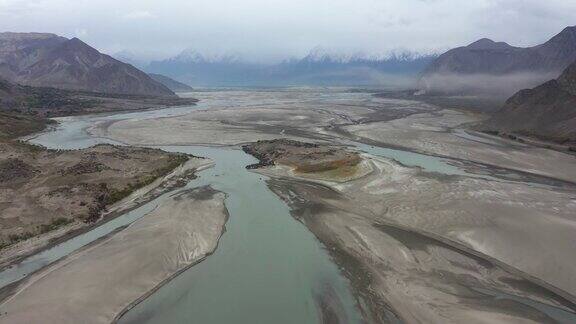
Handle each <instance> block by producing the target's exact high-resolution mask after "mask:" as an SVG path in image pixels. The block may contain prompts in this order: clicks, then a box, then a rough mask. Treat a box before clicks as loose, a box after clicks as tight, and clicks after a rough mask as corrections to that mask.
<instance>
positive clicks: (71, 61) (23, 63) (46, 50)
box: [0, 33, 175, 97]
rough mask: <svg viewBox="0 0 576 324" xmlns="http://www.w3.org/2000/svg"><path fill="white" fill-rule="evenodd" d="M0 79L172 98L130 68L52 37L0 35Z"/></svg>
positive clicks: (74, 41)
mask: <svg viewBox="0 0 576 324" xmlns="http://www.w3.org/2000/svg"><path fill="white" fill-rule="evenodd" d="M0 77H1V78H4V79H6V80H8V81H11V82H14V83H18V84H22V85H29V86H36V87H54V88H61V89H69V90H83V91H91V92H100V93H108V94H130V95H146V96H168V97H171V96H175V94H174V92H172V91H171V90H169V89H168V88H167V87H166V86H164V85H162V84H160V83H158V82H156V81H154V80H153V79H152V78H151V77H150V76H148V75H147V74H146V73H144V72H142V71H140V70H138V69H137V68H135V67H133V66H132V65H129V64H125V63H122V62H120V61H118V60H116V59H114V58H112V57H110V56H108V55H105V54H102V53H100V52H98V51H97V50H96V49H94V48H92V47H90V46H89V45H87V44H86V43H84V42H82V41H81V40H79V39H77V38H72V39H66V38H64V37H60V36H57V35H54V34H40V33H0Z"/></svg>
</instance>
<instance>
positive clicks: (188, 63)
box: [144, 49, 436, 86]
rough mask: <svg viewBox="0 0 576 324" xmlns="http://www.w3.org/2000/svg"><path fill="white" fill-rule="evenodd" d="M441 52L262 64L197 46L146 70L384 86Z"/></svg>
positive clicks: (205, 80)
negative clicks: (208, 52) (203, 50)
mask: <svg viewBox="0 0 576 324" xmlns="http://www.w3.org/2000/svg"><path fill="white" fill-rule="evenodd" d="M434 58H436V56H435V55H433V54H430V55H418V54H415V53H411V52H398V53H392V54H390V55H386V56H367V55H360V54H357V55H336V54H332V53H329V52H326V51H322V50H320V49H315V50H313V51H311V52H310V53H309V54H308V55H306V56H305V57H303V58H301V59H290V60H285V61H283V62H281V63H278V64H257V63H249V62H246V61H243V60H242V59H240V58H239V57H237V56H234V55H224V56H216V57H206V56H204V55H202V54H200V53H198V52H195V51H190V50H187V51H183V52H182V53H180V54H179V55H177V56H175V57H173V58H169V59H166V60H161V61H153V62H151V63H150V64H149V65H148V66H147V67H144V70H145V71H147V72H149V73H159V74H163V75H167V76H169V77H172V78H174V79H177V80H180V81H184V82H186V83H188V84H191V85H193V86H287V85H321V86H330V85H380V84H382V83H383V82H385V81H387V80H386V79H388V81H390V82H393V81H392V79H395V80H398V79H408V78H414V79H416V77H417V76H418V73H419V72H420V71H422V69H424V67H426V66H427V65H428V64H429V63H430V62H431V61H432V60H433V59H434Z"/></svg>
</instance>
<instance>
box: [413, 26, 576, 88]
mask: <svg viewBox="0 0 576 324" xmlns="http://www.w3.org/2000/svg"><path fill="white" fill-rule="evenodd" d="M574 60H576V26H574V27H567V28H565V29H564V30H563V31H562V32H561V33H559V34H558V35H556V36H554V37H553V38H551V39H550V40H549V41H547V42H546V43H544V44H541V45H538V46H534V47H528V48H522V47H514V46H511V45H509V44H507V43H504V42H494V41H492V40H490V39H481V40H479V41H476V42H474V43H472V44H470V45H468V46H465V47H459V48H455V49H452V50H450V51H448V52H446V53H444V54H442V55H440V56H439V57H438V59H436V60H435V61H434V62H433V63H432V64H430V65H429V66H428V67H427V68H426V70H425V71H424V73H423V75H422V78H421V87H423V88H424V89H426V90H428V91H449V92H450V90H452V91H455V92H488V93H489V92H491V91H496V92H499V91H498V90H500V92H502V93H503V94H506V93H507V92H509V91H512V92H510V93H509V94H508V96H509V95H510V94H512V93H514V92H515V91H517V90H519V89H522V88H527V87H533V86H535V85H538V84H540V83H542V82H544V81H546V80H549V79H552V78H556V77H558V75H560V73H562V70H564V69H565V68H566V67H567V66H568V65H570V64H571V63H572V62H574Z"/></svg>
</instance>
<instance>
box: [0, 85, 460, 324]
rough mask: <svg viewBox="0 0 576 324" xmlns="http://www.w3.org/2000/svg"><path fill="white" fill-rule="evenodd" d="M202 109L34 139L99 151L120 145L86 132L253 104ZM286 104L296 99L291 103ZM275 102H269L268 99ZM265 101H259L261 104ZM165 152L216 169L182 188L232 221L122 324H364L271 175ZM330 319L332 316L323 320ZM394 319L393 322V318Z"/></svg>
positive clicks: (427, 162) (236, 159) (65, 249)
mask: <svg viewBox="0 0 576 324" xmlns="http://www.w3.org/2000/svg"><path fill="white" fill-rule="evenodd" d="M320 94H321V95H320V96H319V95H318V93H313V92H311V93H310V94H309V95H307V94H306V92H304V95H302V97H303V98H300V99H298V100H303V101H309V102H310V103H313V102H315V101H319V100H331V101H338V100H348V99H350V96H353V97H354V100H357V101H361V100H362V98H364V97H365V98H369V97H370V95H369V94H361V93H330V94H325V93H320ZM197 95H198V96H200V98H201V99H202V101H201V102H200V104H199V105H197V106H190V107H179V108H169V109H163V110H155V111H141V112H130V113H118V114H108V115H93V116H81V117H66V118H60V119H59V121H60V124H59V126H58V127H57V128H55V129H54V130H52V131H50V132H45V133H43V134H41V135H39V136H36V137H34V138H33V139H31V140H30V141H31V142H33V143H35V144H39V145H43V146H46V147H49V148H57V149H78V148H84V147H88V146H91V145H94V144H97V143H112V144H121V143H117V142H114V141H111V140H109V139H105V138H98V137H94V136H91V135H89V133H88V132H86V129H87V128H89V127H91V126H93V125H95V124H97V123H103V122H111V121H117V120H125V119H149V118H159V117H168V116H179V115H184V114H187V113H190V112H191V111H193V110H195V109H210V108H212V107H222V106H237V107H241V106H243V105H254V104H255V103H254V102H250V101H247V102H243V101H242V97H238V95H237V94H236V93H235V92H232V93H231V92H228V93H226V94H219V93H216V94H215V93H213V92H205V93H199V94H197ZM285 98H287V99H286V100H296V99H291V98H290V97H289V96H288V97H285ZM270 100H271V101H270V103H272V102H273V98H272V99H270ZM263 103H265V102H260V104H263ZM343 143H344V144H351V145H354V146H355V147H356V148H357V149H359V150H362V151H364V152H368V153H370V154H373V155H378V156H382V157H386V158H391V159H395V160H397V161H398V162H400V163H402V164H404V165H407V166H415V167H421V168H423V169H425V170H427V171H429V172H436V173H442V174H452V175H462V174H464V173H466V171H465V170H462V169H460V168H458V167H457V166H455V165H452V164H450V163H448V162H447V161H446V160H444V159H441V158H437V157H433V156H427V155H422V154H418V153H413V152H408V151H402V150H396V149H389V148H379V147H373V146H369V145H365V144H360V143H354V142H343ZM159 148H161V149H164V150H166V151H173V152H183V153H190V154H194V155H197V156H204V157H208V158H210V159H212V160H213V161H215V166H214V167H213V168H210V169H208V170H205V171H202V172H200V174H199V177H198V178H197V179H195V180H193V181H191V182H189V183H188V184H187V185H186V187H185V188H181V189H177V190H186V189H189V188H195V187H199V186H204V185H210V186H212V187H213V188H214V189H216V190H219V191H222V192H224V193H225V194H226V195H227V198H226V206H227V208H228V211H229V213H230V220H229V222H228V223H227V225H226V228H227V230H226V233H225V234H224V235H223V237H222V239H221V241H220V244H219V246H218V248H217V250H216V252H215V253H214V254H213V255H211V256H209V257H208V258H207V259H206V260H205V261H203V262H202V263H200V264H198V265H196V266H194V267H192V268H190V269H188V270H187V271H185V272H183V273H182V274H180V275H179V276H177V277H176V278H175V279H173V280H172V281H170V282H168V283H167V284H166V285H164V286H163V287H161V288H160V289H159V290H157V291H156V292H155V293H154V294H152V295H151V296H150V297H148V298H146V299H145V300H144V301H142V302H141V303H139V304H137V305H136V306H135V307H134V308H133V309H131V310H129V311H127V312H126V313H125V314H124V316H123V317H122V318H121V319H120V320H119V322H120V323H184V322H196V323H287V324H288V323H319V322H321V318H322V317H323V316H336V317H337V318H338V319H339V321H340V322H341V323H362V318H361V314H360V311H359V309H358V307H357V305H358V303H362V301H361V300H357V299H356V298H355V297H354V296H353V294H352V292H351V289H350V283H349V281H348V280H347V279H346V278H345V277H344V276H343V275H342V273H341V271H340V269H339V268H338V266H337V265H336V264H334V263H333V262H332V260H331V258H330V256H329V254H328V253H327V252H326V250H325V248H324V247H323V245H322V244H321V243H320V242H319V241H318V240H317V239H316V238H315V237H314V236H313V234H312V233H310V232H309V231H308V230H307V228H306V227H305V226H304V225H303V224H301V223H299V222H298V221H296V220H295V219H294V218H293V217H292V216H291V215H290V210H289V208H288V207H287V206H286V205H285V204H284V203H283V202H282V201H281V200H280V199H279V198H278V197H277V196H276V195H275V194H273V193H272V192H271V191H270V190H269V189H268V187H267V185H266V182H265V181H266V177H264V176H262V175H260V174H257V173H254V172H250V171H248V170H246V168H245V167H246V165H249V164H252V163H254V162H255V159H254V158H253V157H251V156H249V155H247V154H245V153H244V152H242V151H241V150H239V149H237V148H230V147H219V148H218V147H206V146H160V147H159ZM174 193H175V192H171V193H166V194H165V195H163V196H161V197H159V198H157V199H155V200H153V201H151V202H149V203H147V204H145V205H143V206H140V207H139V208H136V209H134V210H132V211H130V212H128V213H126V214H124V215H121V216H120V217H118V218H116V219H114V220H112V221H109V222H107V223H105V224H103V225H100V226H98V227H96V228H94V229H92V230H91V231H89V232H87V233H84V234H82V235H79V236H77V237H75V238H72V239H70V240H68V241H66V242H64V243H62V244H59V245H57V246H54V247H52V248H50V249H47V250H45V251H43V252H41V253H38V254H36V255H34V256H31V257H29V258H27V259H25V260H23V261H22V262H21V263H20V264H18V265H15V266H14V267H12V268H9V269H6V270H4V271H3V272H2V273H0V286H6V285H8V284H10V283H13V282H15V281H17V280H20V279H21V278H23V277H25V276H27V275H29V274H30V273H32V272H34V271H36V270H38V269H40V268H42V267H44V266H46V265H48V264H50V263H52V262H55V261H57V260H59V259H61V258H62V257H65V256H66V255H68V254H70V253H72V252H74V251H76V250H78V249H79V248H81V247H83V246H85V245H87V244H90V243H91V242H93V241H95V240H97V239H98V238H101V237H103V236H105V235H109V234H110V233H112V232H113V231H115V230H117V229H119V228H121V227H123V226H126V225H128V224H130V223H132V222H134V221H137V220H138V219H139V218H141V217H143V216H144V215H146V214H148V213H149V212H150V211H152V210H153V209H154V208H155V207H156V206H158V204H159V203H160V202H162V201H163V200H164V199H166V197H168V196H169V195H172V194H174ZM327 313H330V314H327ZM391 320H393V319H392V318H391Z"/></svg>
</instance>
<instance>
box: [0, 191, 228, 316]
mask: <svg viewBox="0 0 576 324" xmlns="http://www.w3.org/2000/svg"><path fill="white" fill-rule="evenodd" d="M224 199H225V195H224V194H223V193H221V192H218V191H215V190H213V189H211V188H210V187H201V188H196V189H191V190H185V191H182V192H179V193H177V194H174V195H173V196H171V197H170V199H168V200H165V201H164V202H162V203H161V204H160V205H159V206H158V207H157V209H155V210H154V211H153V212H151V213H149V214H148V215H145V216H144V217H143V218H141V219H140V220H138V221H136V222H134V223H133V224H131V225H130V226H129V227H127V228H126V229H124V230H121V231H119V232H117V233H115V234H114V235H111V236H109V237H108V238H106V239H103V240H101V241H99V242H96V243H94V244H92V245H90V246H88V247H86V248H84V249H82V250H81V251H78V252H75V253H73V254H71V255H69V256H68V257H66V258H65V259H63V260H60V261H58V262H56V263H55V264H53V265H51V266H49V267H47V268H45V269H43V270H40V271H39V272H37V273H35V274H33V275H32V276H30V277H29V278H27V279H26V280H25V281H23V282H22V283H20V284H19V285H18V286H17V287H16V288H14V290H13V292H12V295H11V296H10V297H8V298H7V299H5V300H4V302H3V303H2V304H1V305H0V313H1V314H2V315H1V316H0V322H2V323H83V322H86V319H90V323H110V322H112V321H114V319H115V318H116V317H117V316H118V315H119V314H121V313H122V312H123V311H124V310H126V309H127V308H129V307H130V306H131V305H133V303H134V302H136V301H137V300H139V299H140V298H143V297H144V296H146V295H147V294H148V293H150V292H152V291H153V290H154V289H155V288H157V287H158V285H161V284H162V283H163V282H165V281H167V280H169V279H170V278H171V277H173V276H174V275H176V274H177V273H179V272H180V271H182V270H184V269H186V268H188V267H190V266H192V265H193V264H195V263H198V262H200V261H201V260H203V259H204V258H205V257H206V256H207V255H209V254H211V253H212V252H213V251H214V250H215V249H216V246H217V244H218V240H219V238H220V237H221V235H222V234H223V232H224V228H225V223H226V220H227V218H228V213H227V210H226V208H225V206H224Z"/></svg>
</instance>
